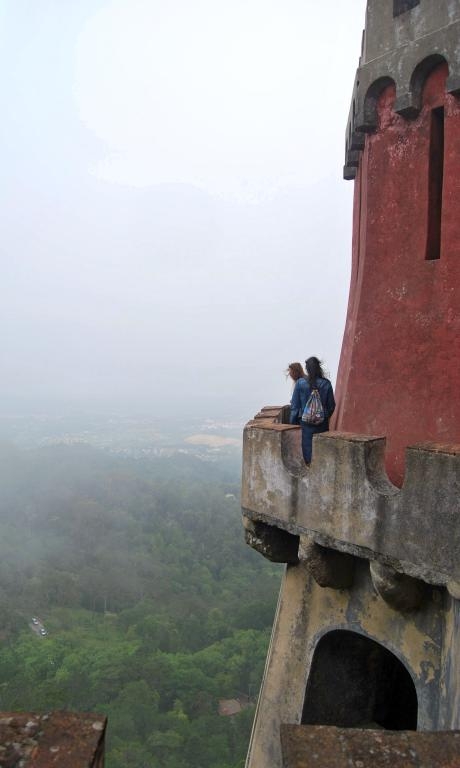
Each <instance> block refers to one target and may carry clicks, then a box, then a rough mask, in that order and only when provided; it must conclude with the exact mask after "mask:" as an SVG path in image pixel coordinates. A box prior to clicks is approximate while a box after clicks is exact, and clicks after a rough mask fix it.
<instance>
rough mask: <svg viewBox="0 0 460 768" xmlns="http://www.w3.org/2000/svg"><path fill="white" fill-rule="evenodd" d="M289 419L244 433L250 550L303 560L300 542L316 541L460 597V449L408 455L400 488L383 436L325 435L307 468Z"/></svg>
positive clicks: (266, 416) (256, 424)
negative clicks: (387, 458)
mask: <svg viewBox="0 0 460 768" xmlns="http://www.w3.org/2000/svg"><path fill="white" fill-rule="evenodd" d="M283 416H284V417H285V416H286V408H285V407H270V408H264V409H262V411H261V412H260V413H259V414H258V415H257V416H256V417H255V419H254V420H252V421H250V422H249V423H248V424H247V425H246V427H245V430H244V441H243V478H242V508H243V521H244V525H245V528H246V537H247V540H248V543H250V544H251V545H252V546H254V547H255V548H256V549H258V550H259V551H261V552H262V553H263V554H265V555H266V556H267V557H269V558H270V559H273V560H277V561H279V562H297V561H298V557H299V553H298V549H299V542H300V545H301V546H302V543H305V541H307V542H308V541H309V542H313V544H314V545H318V546H319V547H324V548H327V550H332V551H335V552H337V553H346V554H347V555H354V556H357V557H360V558H365V559H367V560H370V561H371V562H373V563H376V564H377V566H381V567H383V568H385V567H386V566H388V567H389V568H390V569H394V571H395V572H397V573H399V574H405V575H406V576H408V577H415V578H416V579H420V580H422V581H424V582H426V583H428V584H434V585H442V586H446V587H447V588H448V589H449V591H450V592H451V594H452V595H453V596H454V597H457V598H459V597H460V559H459V557H458V552H459V546H460V446H459V445H439V444H428V443H427V444H418V445H414V446H410V447H408V448H407V452H406V475H405V480H404V485H403V487H402V488H401V489H399V488H397V487H395V486H394V485H392V483H391V482H390V481H389V479H388V477H387V474H386V471H385V466H384V453H385V438H384V437H380V436H377V437H370V436H368V435H355V434H351V433H344V432H326V433H323V434H319V435H317V436H315V438H314V444H313V460H312V463H311V466H310V467H309V468H307V467H305V465H304V462H303V459H302V452H301V445H300V442H301V429H300V427H296V426H290V425H289V424H286V423H283V420H285V419H283Z"/></svg>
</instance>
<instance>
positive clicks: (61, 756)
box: [0, 711, 107, 768]
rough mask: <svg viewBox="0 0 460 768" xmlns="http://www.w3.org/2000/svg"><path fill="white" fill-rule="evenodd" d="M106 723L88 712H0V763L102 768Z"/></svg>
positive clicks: (12, 767) (35, 767)
mask: <svg viewBox="0 0 460 768" xmlns="http://www.w3.org/2000/svg"><path fill="white" fill-rule="evenodd" d="M106 724H107V718H106V717H104V716H102V715H95V714H91V713H88V712H84V713H83V712H82V713H75V712H57V711H56V712H51V713H49V714H43V713H42V714H36V713H31V712H26V713H25V712H0V765H2V766H3V765H4V766H8V768H21V766H30V768H32V766H33V768H52V766H56V768H103V765H104V738H105V729H106Z"/></svg>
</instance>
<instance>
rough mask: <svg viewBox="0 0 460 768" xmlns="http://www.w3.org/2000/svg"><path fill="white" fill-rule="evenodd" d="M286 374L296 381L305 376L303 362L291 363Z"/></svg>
mask: <svg viewBox="0 0 460 768" xmlns="http://www.w3.org/2000/svg"><path fill="white" fill-rule="evenodd" d="M286 374H287V375H288V376H290V377H291V379H293V380H294V381H297V380H298V379H304V378H305V371H304V369H303V368H302V365H301V363H289V365H288V367H287V371H286Z"/></svg>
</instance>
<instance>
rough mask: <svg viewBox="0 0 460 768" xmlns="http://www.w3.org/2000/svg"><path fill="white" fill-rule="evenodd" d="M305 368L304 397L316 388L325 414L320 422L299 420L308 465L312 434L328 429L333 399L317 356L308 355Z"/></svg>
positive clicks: (332, 410) (329, 385)
mask: <svg viewBox="0 0 460 768" xmlns="http://www.w3.org/2000/svg"><path fill="white" fill-rule="evenodd" d="M305 370H306V373H307V382H306V383H307V394H306V398H307V400H308V398H309V397H310V395H311V393H312V391H313V390H314V389H317V390H318V392H319V396H320V399H321V403H322V406H323V409H324V414H325V419H324V421H322V422H321V424H306V423H305V422H304V421H301V422H300V424H301V425H302V454H303V457H304V460H305V464H307V465H309V464H310V462H311V451H312V443H313V435H316V434H318V432H327V431H328V430H329V419H330V417H331V416H332V414H333V413H334V410H335V399H334V391H333V389H332V384H331V382H330V381H329V379H326V377H325V375H324V372H323V368H322V365H321V362H320V361H319V360H318V358H317V357H309V358H308V360H305ZM302 413H303V411H302ZM291 414H292V404H291ZM301 415H302V414H301ZM291 424H292V422H291Z"/></svg>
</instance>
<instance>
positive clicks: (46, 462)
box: [0, 445, 281, 768]
mask: <svg viewBox="0 0 460 768" xmlns="http://www.w3.org/2000/svg"><path fill="white" fill-rule="evenodd" d="M239 472H240V464H239V456H238V455H237V454H236V455H235V456H234V457H233V458H232V457H228V456H227V457H226V458H224V459H221V460H220V461H214V462H206V461H200V460H198V459H197V458H196V457H193V456H187V455H183V456H182V455H176V456H174V457H171V458H168V459H165V458H159V459H148V460H147V459H146V460H144V459H137V460H135V459H132V458H131V459H130V458H119V457H117V456H114V455H111V454H109V453H104V452H103V451H100V450H97V449H92V448H89V447H88V446H84V445H73V446H65V445H60V446H54V447H47V448H34V449H30V450H22V449H19V448H15V447H14V446H13V445H4V446H3V447H2V448H1V450H0V488H1V498H0V709H1V710H3V711H5V710H26V711H48V710H50V709H73V710H83V711H91V712H97V713H102V714H106V715H108V717H109V726H108V732H107V744H106V766H107V768H241V767H242V766H243V765H244V757H245V753H246V750H247V745H248V740H249V735H250V729H251V724H252V718H253V715H254V705H255V700H256V697H257V693H258V689H259V686H260V681H261V677H262V673H263V667H264V662H265V654H266V650H267V645H268V640H269V633H270V628H271V624H272V620H273V614H274V611H275V605H276V599H277V593H278V589H279V584H280V578H281V567H280V566H274V565H272V564H270V563H268V562H267V561H265V560H264V559H263V558H262V557H260V555H257V554H256V553H255V552H253V551H252V550H251V549H250V548H249V547H247V546H246V545H245V543H244V538H243V530H242V526H241V517H240V507H239ZM33 617H39V620H40V622H41V623H42V624H43V627H45V628H46V635H40V634H38V633H37V632H36V631H34V626H33V622H32V618H33ZM234 698H238V699H239V700H240V702H241V703H242V704H243V707H242V709H241V711H240V712H238V713H237V714H235V715H232V716H222V714H219V701H220V700H222V699H234Z"/></svg>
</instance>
